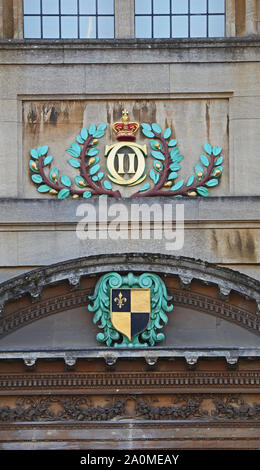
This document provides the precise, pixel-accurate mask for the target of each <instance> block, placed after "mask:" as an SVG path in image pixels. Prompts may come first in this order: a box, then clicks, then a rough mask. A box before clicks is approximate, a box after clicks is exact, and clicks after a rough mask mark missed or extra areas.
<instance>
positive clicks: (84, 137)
mask: <svg viewBox="0 0 260 470" xmlns="http://www.w3.org/2000/svg"><path fill="white" fill-rule="evenodd" d="M80 136H81V138H82V139H83V140H84V141H85V140H87V138H88V131H87V129H85V128H83V129H81V132H80Z"/></svg>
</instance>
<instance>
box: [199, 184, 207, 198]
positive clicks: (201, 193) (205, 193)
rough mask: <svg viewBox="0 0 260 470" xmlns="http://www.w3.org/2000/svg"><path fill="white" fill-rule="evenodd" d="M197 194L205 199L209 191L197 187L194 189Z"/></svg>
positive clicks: (202, 187)
mask: <svg viewBox="0 0 260 470" xmlns="http://www.w3.org/2000/svg"><path fill="white" fill-rule="evenodd" d="M196 191H197V193H199V194H200V196H203V197H207V196H208V195H209V190H208V189H207V188H204V186H199V187H198V188H196Z"/></svg>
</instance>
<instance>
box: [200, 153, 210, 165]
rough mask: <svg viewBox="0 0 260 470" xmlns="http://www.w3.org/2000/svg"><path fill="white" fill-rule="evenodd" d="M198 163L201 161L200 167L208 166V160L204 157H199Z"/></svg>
mask: <svg viewBox="0 0 260 470" xmlns="http://www.w3.org/2000/svg"><path fill="white" fill-rule="evenodd" d="M200 161H201V163H202V165H204V166H209V161H208V158H207V157H206V155H201V156H200Z"/></svg>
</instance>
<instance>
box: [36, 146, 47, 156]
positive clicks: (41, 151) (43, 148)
mask: <svg viewBox="0 0 260 470" xmlns="http://www.w3.org/2000/svg"><path fill="white" fill-rule="evenodd" d="M48 148H49V147H48V145H42V146H40V147H38V148H37V151H38V155H39V157H42V156H43V155H46V153H47V152H48Z"/></svg>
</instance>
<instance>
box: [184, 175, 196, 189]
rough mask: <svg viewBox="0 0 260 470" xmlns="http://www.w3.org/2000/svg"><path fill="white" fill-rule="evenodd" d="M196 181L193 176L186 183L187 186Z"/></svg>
mask: <svg viewBox="0 0 260 470" xmlns="http://www.w3.org/2000/svg"><path fill="white" fill-rule="evenodd" d="M194 180H195V176H194V175H191V176H190V177H189V179H188V181H187V183H186V186H191V185H192V183H193V182H194Z"/></svg>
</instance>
